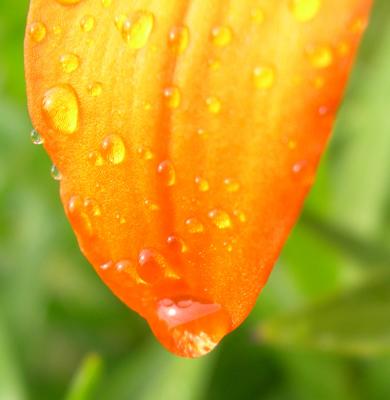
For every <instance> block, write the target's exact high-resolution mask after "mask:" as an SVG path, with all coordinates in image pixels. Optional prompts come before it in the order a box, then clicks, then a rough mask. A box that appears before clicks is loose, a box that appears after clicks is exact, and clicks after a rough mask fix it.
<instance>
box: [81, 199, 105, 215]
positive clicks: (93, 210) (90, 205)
mask: <svg viewBox="0 0 390 400" xmlns="http://www.w3.org/2000/svg"><path fill="white" fill-rule="evenodd" d="M84 208H85V211H86V212H87V213H88V215H90V216H92V217H100V216H101V215H102V211H101V209H100V207H99V204H98V203H97V202H96V201H95V200H93V199H91V198H89V197H87V198H86V199H84Z"/></svg>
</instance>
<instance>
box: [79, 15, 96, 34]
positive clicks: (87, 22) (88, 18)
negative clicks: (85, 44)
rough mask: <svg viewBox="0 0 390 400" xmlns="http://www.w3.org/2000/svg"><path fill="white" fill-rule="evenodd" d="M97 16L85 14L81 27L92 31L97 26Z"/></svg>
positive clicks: (84, 30)
mask: <svg viewBox="0 0 390 400" xmlns="http://www.w3.org/2000/svg"><path fill="white" fill-rule="evenodd" d="M95 22H96V21H95V18H94V17H93V16H92V15H84V17H83V18H81V20H80V28H81V30H82V31H83V32H85V33H87V32H91V31H92V30H93V29H94V28H95Z"/></svg>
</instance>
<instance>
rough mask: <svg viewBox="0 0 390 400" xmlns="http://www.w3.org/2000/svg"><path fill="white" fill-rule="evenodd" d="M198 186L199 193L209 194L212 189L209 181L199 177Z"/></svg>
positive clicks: (196, 181) (197, 178)
mask: <svg viewBox="0 0 390 400" xmlns="http://www.w3.org/2000/svg"><path fill="white" fill-rule="evenodd" d="M195 183H196V186H197V187H198V190H199V192H208V190H209V189H210V185H209V183H208V181H207V180H206V179H204V178H202V177H201V176H197V177H196V178H195Z"/></svg>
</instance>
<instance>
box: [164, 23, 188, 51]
mask: <svg viewBox="0 0 390 400" xmlns="http://www.w3.org/2000/svg"><path fill="white" fill-rule="evenodd" d="M189 40H190V33H189V30H188V28H187V27H186V26H175V27H173V28H172V29H171V30H170V31H169V35H168V45H169V47H170V48H171V49H172V50H173V51H174V52H175V53H176V54H182V53H184V52H185V51H186V50H187V47H188V44H189Z"/></svg>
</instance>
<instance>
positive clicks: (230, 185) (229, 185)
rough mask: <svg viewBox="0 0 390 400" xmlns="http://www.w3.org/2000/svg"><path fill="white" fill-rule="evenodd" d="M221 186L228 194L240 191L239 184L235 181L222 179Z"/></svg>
mask: <svg viewBox="0 0 390 400" xmlns="http://www.w3.org/2000/svg"><path fill="white" fill-rule="evenodd" d="M223 184H224V185H225V189H226V190H227V191H228V192H230V193H234V192H238V191H239V190H240V183H239V182H238V181H236V180H235V179H232V178H226V179H224V181H223Z"/></svg>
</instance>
